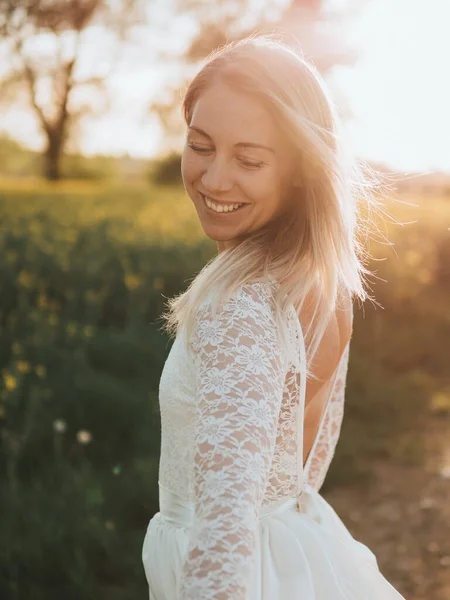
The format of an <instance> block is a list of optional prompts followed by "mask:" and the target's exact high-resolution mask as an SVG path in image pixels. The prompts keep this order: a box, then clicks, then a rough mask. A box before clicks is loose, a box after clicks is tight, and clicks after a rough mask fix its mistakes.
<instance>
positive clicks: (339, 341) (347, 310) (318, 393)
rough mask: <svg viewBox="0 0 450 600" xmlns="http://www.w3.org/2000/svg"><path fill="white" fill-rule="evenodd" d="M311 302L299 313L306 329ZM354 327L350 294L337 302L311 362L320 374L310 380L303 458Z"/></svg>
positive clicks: (325, 405)
mask: <svg viewBox="0 0 450 600" xmlns="http://www.w3.org/2000/svg"><path fill="white" fill-rule="evenodd" d="M311 306H312V305H311V303H308V302H305V305H304V310H302V311H300V312H299V313H298V318H299V320H300V323H301V324H302V330H303V331H305V330H306V324H307V323H309V321H310V319H311V315H312V310H311ZM352 331H353V304H352V300H351V296H350V294H346V296H345V297H344V298H343V300H342V301H341V303H340V305H338V306H337V308H336V311H335V313H334V314H333V315H332V317H331V318H330V322H329V324H328V326H327V329H326V330H325V333H324V335H323V337H322V339H321V341H320V344H319V347H318V350H317V353H316V357H315V359H314V361H313V364H312V365H311V371H312V373H313V374H314V375H315V376H317V377H318V378H319V380H316V379H308V381H307V383H306V395H305V414H304V435H303V457H304V458H303V462H304V466H305V464H306V461H307V460H308V458H309V455H310V452H311V448H312V446H313V444H314V441H315V439H316V437H317V435H318V431H319V427H320V424H321V420H322V417H323V415H324V411H325V410H326V407H327V402H328V399H329V397H330V392H331V388H332V386H333V381H334V375H335V372H336V370H337V369H338V368H339V364H340V362H341V359H342V355H343V353H344V351H345V348H346V346H347V344H348V343H349V341H350V339H351V336H352Z"/></svg>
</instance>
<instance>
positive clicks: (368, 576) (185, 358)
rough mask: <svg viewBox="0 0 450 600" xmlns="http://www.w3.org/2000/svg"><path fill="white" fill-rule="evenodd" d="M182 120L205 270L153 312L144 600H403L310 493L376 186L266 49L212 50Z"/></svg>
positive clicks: (305, 81) (258, 40) (325, 111)
mask: <svg viewBox="0 0 450 600" xmlns="http://www.w3.org/2000/svg"><path fill="white" fill-rule="evenodd" d="M183 108H184V115H185V119H186V124H187V137H186V144H185V148H184V151H183V157H182V175H183V181H184V185H185V188H186V192H187V194H188V196H189V197H190V199H191V200H192V202H193V203H194V206H195V209H196V211H197V213H198V217H199V219H200V222H201V225H202V227H203V229H204V231H205V234H206V235H207V236H208V237H209V238H211V239H213V240H215V241H217V245H218V255H217V256H216V257H214V259H213V260H211V261H210V262H209V263H208V264H207V265H206V266H205V267H204V268H203V269H202V271H201V272H200V273H199V275H198V276H197V277H196V278H195V279H194V280H193V281H192V282H191V284H190V285H189V287H188V289H187V290H186V291H185V292H184V293H183V294H180V295H179V296H177V297H176V298H175V299H170V300H169V310H168V312H167V313H166V314H165V315H164V317H165V318H166V326H167V329H168V331H169V332H176V337H175V341H174V344H173V345H172V347H171V350H170V353H169V356H168V357H167V360H166V363H165V366H164V370H163V373H162V375H161V380H160V390H159V391H160V397H159V401H160V408H161V425H162V442H161V458H160V469H159V501H160V511H159V512H158V513H157V514H156V515H154V516H153V518H152V519H151V520H150V523H149V526H148V529H147V534H146V537H145V540H144V546H143V563H144V567H145V572H146V576H147V580H148V584H149V588H150V599H151V600H401V599H402V596H401V595H400V594H399V593H398V592H397V591H396V590H395V589H394V587H393V586H392V585H391V584H390V583H389V582H388V581H387V580H386V579H385V577H384V576H383V575H382V574H381V572H380V570H379V568H378V565H377V560H376V557H375V555H374V554H373V553H372V551H371V550H369V548H368V547H367V546H365V545H364V544H362V543H360V542H358V541H357V540H356V539H354V538H353V537H352V535H351V534H350V532H349V531H348V529H347V528H346V526H345V525H344V524H343V522H342V521H341V520H340V518H339V517H338V515H337V514H336V512H335V511H334V510H333V508H332V507H331V506H330V505H329V504H328V503H327V502H326V500H325V499H324V498H323V497H322V496H321V495H320V493H319V490H320V487H321V485H322V482H323V480H324V478H325V475H326V473H327V470H328V467H329V465H330V462H331V460H332V457H333V454H334V450H335V446H336V443H337V441H338V437H339V430H340V426H341V420H342V416H343V403H344V390H345V381H346V372H347V365H348V360H349V346H350V339H351V336H352V324H353V310H352V301H353V298H354V297H355V296H356V297H358V298H360V299H362V300H364V299H366V298H367V297H368V296H367V294H366V292H365V290H364V287H363V276H364V274H367V273H370V271H368V270H367V269H365V268H364V267H363V265H362V262H361V256H362V250H363V249H362V247H361V243H360V241H359V238H358V236H357V233H358V231H359V227H358V216H359V215H360V214H361V209H362V208H363V207H362V206H361V203H363V204H364V206H365V208H369V209H370V208H374V206H375V197H374V195H373V194H372V193H371V189H372V188H371V185H370V181H372V183H373V181H374V180H373V179H372V180H371V176H372V175H373V173H372V175H370V173H371V172H370V171H369V170H368V169H366V170H365V169H363V168H361V164H360V165H358V167H357V166H356V162H353V163H352V162H350V161H349V160H348V158H347V155H346V153H345V152H344V148H343V144H342V143H341V132H340V129H339V128H340V125H339V119H338V114H337V112H336V109H335V107H334V105H333V103H332V101H331V99H330V97H329V94H328V92H327V89H326V87H325V84H324V82H323V80H322V79H321V77H320V75H319V74H318V73H317V71H316V70H315V68H314V67H313V65H311V64H309V63H308V61H306V60H304V58H303V57H302V56H301V55H299V54H297V53H296V52H294V51H293V50H291V49H289V48H288V47H287V46H285V45H284V44H283V43H281V42H278V41H277V40H275V39H274V38H272V37H271V36H257V35H256V36H251V37H249V38H246V39H244V40H242V41H240V42H237V43H232V44H229V45H227V46H226V47H224V48H222V49H220V50H218V51H217V52H215V53H214V54H213V55H212V56H211V57H210V58H209V60H208V61H207V63H206V64H205V65H204V66H203V68H202V69H201V70H200V72H199V73H198V74H197V76H196V77H195V78H194V80H193V81H192V82H191V84H190V86H189V87H188V89H187V93H186V96H185V98H184V105H183ZM174 218H175V215H174Z"/></svg>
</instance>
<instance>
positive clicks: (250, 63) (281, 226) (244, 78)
mask: <svg viewBox="0 0 450 600" xmlns="http://www.w3.org/2000/svg"><path fill="white" fill-rule="evenodd" d="M217 80H221V81H223V82H225V83H227V84H228V85H230V86H232V87H233V89H236V90H239V91H243V92H245V93H249V94H251V95H253V97H254V98H256V99H257V100H259V101H260V102H261V103H263V105H264V106H265V107H266V108H267V109H268V110H269V111H270V113H271V115H272V116H273V118H274V119H275V121H276V123H277V124H278V126H279V127H280V128H281V131H282V132H283V133H284V135H285V136H286V142H287V143H289V144H290V145H291V147H292V148H293V151H294V152H295V153H296V154H297V156H298V169H299V171H298V173H299V174H300V180H301V182H302V183H301V187H294V186H293V187H292V200H293V202H292V203H291V207H293V209H292V211H291V212H290V213H289V214H287V213H286V214H283V215H282V216H281V217H279V218H278V219H277V220H276V221H271V222H270V223H269V224H267V225H266V226H264V227H263V228H262V229H259V230H258V231H257V232H254V233H249V234H246V235H245V236H243V237H242V238H240V239H236V240H233V242H232V243H233V246H232V247H227V249H225V250H223V251H221V252H220V253H219V254H218V255H217V256H215V257H214V258H213V259H211V260H210V261H209V262H208V263H207V264H206V265H205V266H204V267H203V269H202V270H201V271H200V273H199V274H198V275H197V276H196V277H195V278H194V279H193V280H192V281H191V283H190V284H189V286H188V288H187V289H186V290H185V291H184V292H183V293H181V294H179V295H178V296H176V297H174V298H171V299H168V311H167V312H166V313H164V314H163V319H165V320H166V323H165V325H164V327H165V328H166V330H167V331H168V332H169V333H171V334H172V333H173V334H176V333H177V332H178V331H180V329H181V328H182V327H186V332H187V337H186V339H187V340H188V339H189V336H190V334H191V332H192V328H193V326H194V323H195V318H196V314H197V311H198V309H199V307H200V304H201V303H202V301H203V300H204V299H205V298H206V296H208V295H210V294H211V295H212V302H213V304H212V306H213V311H215V310H216V309H217V306H218V303H219V302H220V303H222V302H225V301H227V300H228V299H229V298H230V296H231V295H232V294H233V293H234V291H235V290H237V288H239V287H240V286H241V285H243V284H246V283H250V282H256V281H267V280H272V281H275V282H276V283H277V284H278V285H277V286H276V290H275V296H274V299H275V304H274V306H275V318H276V321H277V325H278V327H279V331H280V333H281V336H282V339H283V340H284V341H285V340H287V339H288V338H287V337H286V336H287V330H286V329H285V316H286V310H287V308H288V306H289V305H290V304H293V305H294V307H295V308H296V309H297V312H298V311H299V310H300V308H301V306H302V305H303V303H304V302H305V299H306V297H307V296H308V295H310V296H309V297H310V298H314V299H315V302H314V304H313V305H310V306H312V308H313V318H311V320H310V322H309V323H308V327H307V328H306V330H305V331H304V334H305V335H304V337H305V344H306V354H307V373H308V376H311V370H310V365H311V360H312V358H313V356H314V354H315V352H316V350H317V348H318V345H319V343H320V340H321V339H322V336H323V334H324V332H325V330H326V328H327V325H328V322H329V319H330V317H331V316H332V314H333V312H334V311H335V310H336V308H339V307H340V306H344V304H343V302H344V301H345V299H346V298H347V300H348V298H351V299H353V297H354V296H355V297H358V298H359V299H360V300H361V301H365V300H366V299H367V298H369V299H371V300H372V298H371V297H370V296H369V295H368V293H367V292H366V290H365V287H364V284H365V279H364V278H365V277H366V276H367V275H373V273H372V272H371V271H369V270H368V269H367V268H366V267H365V266H364V263H365V261H366V260H368V258H369V255H368V252H367V250H366V249H365V248H364V243H363V241H364V239H365V238H366V236H367V235H368V233H369V225H370V224H373V223H372V221H373V220H372V218H371V216H372V214H373V212H374V211H375V212H376V209H377V208H378V210H382V209H381V206H382V204H383V203H382V202H380V200H379V199H378V198H377V191H378V192H379V191H380V190H381V189H382V186H381V183H380V182H381V175H380V174H377V173H376V172H375V171H374V170H373V169H372V168H371V167H369V166H368V165H367V164H366V163H364V161H361V160H356V159H355V158H353V157H351V156H350V154H349V153H348V152H347V148H346V145H345V144H344V143H343V140H344V135H343V129H342V125H341V121H340V116H339V113H338V110H337V108H336V106H335V104H334V103H333V101H332V99H331V97H330V93H329V91H328V89H327V87H326V84H325V82H324V80H323V79H322V77H321V75H320V74H319V72H318V71H317V69H316V68H315V67H314V65H313V64H311V63H310V62H309V61H307V60H306V59H305V58H304V57H303V56H302V55H301V54H300V53H297V52H296V51H294V50H293V49H291V48H290V47H289V46H287V45H285V44H284V43H283V42H281V41H278V40H277V39H275V38H274V37H273V36H271V35H252V36H249V37H247V38H245V39H243V40H240V41H238V42H231V43H229V44H227V45H226V46H225V47H223V48H220V49H218V50H216V51H215V52H213V53H212V55H210V57H209V58H208V60H207V62H206V64H204V66H203V67H202V68H201V70H200V71H199V72H198V74H197V75H196V76H195V77H194V79H193V80H192V81H191V83H190V85H189V86H188V88H187V91H186V94H185V97H184V102H183V113H184V118H185V121H186V123H187V124H188V125H189V123H190V120H191V117H192V113H193V108H194V105H195V103H196V100H197V99H198V98H199V96H200V95H201V94H202V92H203V91H204V90H205V89H206V88H208V86H210V85H211V83H212V82H214V81H217Z"/></svg>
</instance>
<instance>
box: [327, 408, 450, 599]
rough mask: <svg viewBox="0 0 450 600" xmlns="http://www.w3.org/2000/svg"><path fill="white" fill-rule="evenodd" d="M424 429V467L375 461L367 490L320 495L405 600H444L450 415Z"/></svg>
mask: <svg viewBox="0 0 450 600" xmlns="http://www.w3.org/2000/svg"><path fill="white" fill-rule="evenodd" d="M426 427H427V429H426V448H427V450H426V458H425V466H424V467H415V466H414V467H411V466H408V467H406V466H401V465H395V464H391V463H386V462H382V461H379V462H377V463H376V464H374V465H373V468H374V470H375V472H376V475H377V479H378V483H377V484H373V485H371V486H370V488H369V489H367V490H360V489H354V488H349V487H346V488H345V489H344V488H340V489H335V490H332V491H330V492H328V493H327V494H325V493H324V494H323V495H324V497H326V499H327V501H328V502H329V503H330V504H331V505H332V506H333V508H334V509H335V510H336V512H337V513H338V515H339V516H340V517H341V518H342V520H343V521H344V523H345V524H346V525H347V527H348V529H349V530H350V531H351V533H352V534H353V536H354V537H355V538H356V539H358V540H359V541H361V542H363V543H364V544H366V545H367V546H368V547H369V548H370V549H371V550H372V551H373V552H374V554H375V555H376V556H377V560H378V565H379V567H380V571H381V572H382V573H383V574H384V576H385V577H386V579H388V581H390V582H391V583H392V585H393V586H394V587H395V588H396V589H398V591H399V592H400V593H401V594H402V595H404V596H405V598H406V600H450V415H448V414H447V415H440V416H433V417H430V420H429V422H428V423H427V424H426ZM445 467H446V469H445V470H444V468H445Z"/></svg>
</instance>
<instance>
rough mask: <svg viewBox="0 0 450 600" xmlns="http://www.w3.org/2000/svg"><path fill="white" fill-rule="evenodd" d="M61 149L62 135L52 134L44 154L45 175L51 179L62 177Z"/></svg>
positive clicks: (55, 179)
mask: <svg viewBox="0 0 450 600" xmlns="http://www.w3.org/2000/svg"><path fill="white" fill-rule="evenodd" d="M61 150H62V144H61V140H60V136H58V135H54V134H53V135H50V136H49V137H48V143H47V148H46V150H45V156H44V177H45V178H46V179H48V180H50V181H58V180H59V179H61V154H62V153H61Z"/></svg>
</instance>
